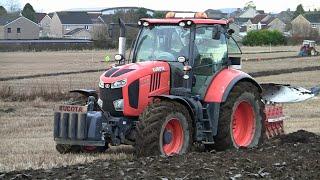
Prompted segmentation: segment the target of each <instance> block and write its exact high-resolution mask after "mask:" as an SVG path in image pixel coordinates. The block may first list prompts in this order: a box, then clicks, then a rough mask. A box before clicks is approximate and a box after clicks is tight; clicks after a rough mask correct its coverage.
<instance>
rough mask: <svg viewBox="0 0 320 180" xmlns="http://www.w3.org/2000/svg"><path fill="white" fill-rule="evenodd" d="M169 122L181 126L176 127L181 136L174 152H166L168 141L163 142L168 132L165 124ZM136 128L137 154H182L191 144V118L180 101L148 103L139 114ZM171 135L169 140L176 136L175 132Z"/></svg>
mask: <svg viewBox="0 0 320 180" xmlns="http://www.w3.org/2000/svg"><path fill="white" fill-rule="evenodd" d="M172 119H173V120H172ZM171 122H172V123H173V125H174V124H177V125H178V127H179V126H180V127H181V129H180V128H178V129H180V130H181V131H182V132H183V133H182V137H183V138H182V142H181V144H180V146H179V148H176V151H175V152H174V153H169V154H168V152H170V150H167V148H165V146H167V145H168V141H167V143H166V142H165V141H166V140H165V139H166V137H165V135H164V134H165V133H166V132H168V131H167V124H169V123H171ZM179 124H180V125H179ZM136 128H137V136H136V143H135V152H136V155H137V156H150V155H161V154H162V155H173V154H184V153H186V152H188V150H189V149H190V147H191V145H192V136H193V126H192V119H191V117H190V114H189V112H188V110H187V109H186V108H185V107H184V106H183V105H181V104H180V103H176V102H170V101H160V102H155V103H153V104H151V105H149V106H148V107H147V108H146V109H145V111H144V112H143V113H142V114H141V115H140V117H139V123H138V124H137V127H136ZM173 132H174V130H173ZM178 136H180V135H178ZM171 137H172V138H171V140H172V141H174V139H175V138H176V137H177V136H176V137H175V133H172V136H171ZM169 139H170V138H169ZM172 141H170V142H172ZM170 144H171V143H170ZM170 144H169V145H170ZM167 147H168V146H167ZM173 149H174V148H173ZM173 151H174V150H173Z"/></svg>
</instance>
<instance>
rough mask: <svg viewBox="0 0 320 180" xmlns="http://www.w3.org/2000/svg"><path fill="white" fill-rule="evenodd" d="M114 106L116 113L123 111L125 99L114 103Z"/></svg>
mask: <svg viewBox="0 0 320 180" xmlns="http://www.w3.org/2000/svg"><path fill="white" fill-rule="evenodd" d="M113 106H114V109H115V110H116V111H123V99H118V100H115V101H113Z"/></svg>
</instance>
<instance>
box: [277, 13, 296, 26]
mask: <svg viewBox="0 0 320 180" xmlns="http://www.w3.org/2000/svg"><path fill="white" fill-rule="evenodd" d="M293 16H294V12H293V11H281V12H280V13H279V14H277V15H276V17H277V18H279V19H280V20H281V21H282V22H284V23H285V24H287V23H289V22H291V20H292V18H293Z"/></svg>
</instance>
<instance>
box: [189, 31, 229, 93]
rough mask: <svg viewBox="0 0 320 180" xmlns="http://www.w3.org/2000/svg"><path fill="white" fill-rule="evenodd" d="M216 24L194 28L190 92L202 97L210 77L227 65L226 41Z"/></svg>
mask: <svg viewBox="0 0 320 180" xmlns="http://www.w3.org/2000/svg"><path fill="white" fill-rule="evenodd" d="M217 29H219V28H217V26H199V27H197V28H196V30H195V39H194V48H193V49H194V50H193V56H194V60H193V66H192V67H193V68H192V70H193V83H192V94H194V95H200V97H202V98H203V97H204V95H205V92H206V90H207V88H208V86H209V84H210V83H211V80H212V77H213V76H214V74H215V73H216V72H218V71H219V70H220V69H222V68H223V67H226V66H227V59H228V56H227V42H226V36H225V35H224V33H220V32H219V31H218V30H217Z"/></svg>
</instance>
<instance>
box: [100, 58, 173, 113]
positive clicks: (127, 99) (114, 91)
mask: <svg viewBox="0 0 320 180" xmlns="http://www.w3.org/2000/svg"><path fill="white" fill-rule="evenodd" d="M99 87H100V92H99V94H100V95H99V97H100V99H101V102H102V103H101V104H102V109H103V110H104V111H106V112H110V114H111V115H112V116H122V115H125V116H139V115H140V114H141V113H142V111H143V110H144V109H145V107H146V106H147V105H148V104H149V102H151V101H152V99H153V97H154V96H157V95H161V94H169V91H170V66H169V64H168V63H167V62H163V61H147V62H139V63H132V64H126V65H122V66H116V67H112V68H110V69H109V70H107V71H106V72H105V73H103V74H102V75H101V76H100V82H99ZM118 102H119V103H118ZM120 104H121V105H120ZM100 106H101V105H100ZM116 106H117V107H119V108H118V109H117V107H116Z"/></svg>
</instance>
